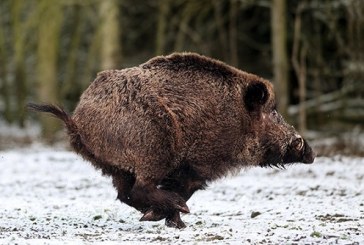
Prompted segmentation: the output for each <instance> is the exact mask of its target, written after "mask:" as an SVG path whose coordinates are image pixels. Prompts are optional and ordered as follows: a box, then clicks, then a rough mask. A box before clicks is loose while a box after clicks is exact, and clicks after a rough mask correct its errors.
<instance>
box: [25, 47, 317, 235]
mask: <svg viewBox="0 0 364 245" xmlns="http://www.w3.org/2000/svg"><path fill="white" fill-rule="evenodd" d="M275 104H276V102H275V97H274V92H273V86H272V85H271V84H270V83H269V82H268V81H266V80H264V79H262V78H260V77H258V76H256V75H253V74H249V73H246V72H243V71H240V70H238V69H236V68H234V67H231V66H228V65H226V64H224V63H223V62H220V61H217V60H213V59H210V58H207V57H204V56H201V55H198V54H193V53H175V54H172V55H169V56H159V57H155V58H153V59H151V60H149V61H147V62H146V63H144V64H141V65H140V66H138V67H132V68H127V69H123V70H109V71H103V72H100V73H99V74H98V76H97V77H96V79H95V80H94V81H93V82H92V83H91V84H90V86H89V87H88V88H87V89H86V91H85V92H84V93H83V94H82V96H81V98H80V102H79V104H78V106H77V107H76V109H75V111H74V113H73V115H72V116H70V115H68V114H67V113H66V112H65V111H64V110H62V109H61V108H59V107H57V106H53V105H36V104H29V108H30V109H32V110H36V111H41V112H48V113H51V114H53V115H55V116H56V117H58V118H60V119H61V120H63V121H64V123H65V125H66V128H67V131H68V134H69V136H70V142H71V146H72V147H73V148H74V149H75V151H76V152H77V153H79V154H81V155H82V156H83V157H84V158H85V159H87V160H89V161H90V162H91V163H92V164H93V165H94V166H95V167H96V168H98V169H101V170H102V172H103V173H104V174H106V175H109V176H111V177H112V178H113V185H114V186H115V188H116V189H117V191H118V199H119V200H120V201H122V202H124V203H126V204H128V205H130V206H132V207H134V208H136V209H137V210H139V211H141V212H142V213H143V217H142V218H141V220H160V219H166V224H167V225H168V226H173V227H177V228H183V227H184V226H185V225H184V223H183V222H182V220H181V219H180V212H183V213H188V212H189V209H188V207H187V205H186V201H187V200H188V199H189V198H190V197H191V195H193V193H194V192H195V191H196V190H200V189H203V188H204V187H205V186H206V183H207V182H209V181H212V180H215V179H217V178H220V177H222V176H225V175H226V174H228V173H230V172H234V171H237V170H238V169H240V168H242V167H246V166H277V167H279V166H284V165H283V164H286V163H291V162H295V161H303V162H312V161H313V158H314V155H313V153H312V150H311V148H310V147H309V146H308V145H307V143H306V142H304V147H302V144H301V143H302V142H303V141H301V138H299V137H300V136H299V135H298V134H297V132H296V131H295V130H294V129H293V128H292V127H291V126H289V125H287V124H286V123H285V122H284V120H283V119H282V118H281V116H280V115H279V114H278V113H276V112H275ZM297 135H298V136H297ZM297 137H298V138H297ZM293 140H295V141H294V142H295V144H294V146H291V142H293ZM302 149H303V150H302Z"/></svg>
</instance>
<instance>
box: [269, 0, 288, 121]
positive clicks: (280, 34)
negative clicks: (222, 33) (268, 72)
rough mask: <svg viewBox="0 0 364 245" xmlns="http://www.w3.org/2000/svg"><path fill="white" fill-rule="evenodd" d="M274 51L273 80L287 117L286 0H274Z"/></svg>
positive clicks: (279, 108) (281, 110) (281, 106)
mask: <svg viewBox="0 0 364 245" xmlns="http://www.w3.org/2000/svg"><path fill="white" fill-rule="evenodd" d="M271 18H272V22H271V23H272V26H271V28H272V51H273V76H274V77H273V81H274V84H275V86H276V91H277V98H278V110H279V111H280V113H281V114H282V115H283V116H284V117H286V116H287V110H288V103H289V93H288V61H287V49H286V45H287V38H286V35H287V34H286V33H287V27H286V1H285V0H272V7H271Z"/></svg>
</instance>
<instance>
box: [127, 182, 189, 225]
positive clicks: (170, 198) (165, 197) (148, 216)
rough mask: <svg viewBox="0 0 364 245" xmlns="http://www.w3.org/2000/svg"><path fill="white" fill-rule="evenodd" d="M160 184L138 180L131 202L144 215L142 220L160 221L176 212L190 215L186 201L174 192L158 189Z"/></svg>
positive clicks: (132, 192)
mask: <svg viewBox="0 0 364 245" xmlns="http://www.w3.org/2000/svg"><path fill="white" fill-rule="evenodd" d="M158 182H159V181H158ZM158 182H156V181H151V180H145V179H138V177H137V178H136V181H135V184H134V186H133V188H132V189H131V191H130V200H129V202H130V204H131V206H133V207H135V208H136V209H138V210H140V211H141V212H143V213H144V215H143V217H142V218H141V219H140V220H141V221H158V220H161V219H163V218H165V217H166V216H167V214H169V213H173V212H175V211H178V212H183V213H189V208H188V207H187V205H186V202H185V200H184V199H183V198H182V197H181V196H180V195H178V194H176V193H174V192H170V191H167V190H162V189H159V188H157V186H158Z"/></svg>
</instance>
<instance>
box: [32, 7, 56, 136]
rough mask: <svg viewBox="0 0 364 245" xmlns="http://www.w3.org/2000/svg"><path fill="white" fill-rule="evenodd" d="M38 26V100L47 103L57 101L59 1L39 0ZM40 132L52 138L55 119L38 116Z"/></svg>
mask: <svg viewBox="0 0 364 245" xmlns="http://www.w3.org/2000/svg"><path fill="white" fill-rule="evenodd" d="M38 4H39V5H38V7H39V13H40V16H39V26H38V28H39V29H38V63H37V72H38V82H39V84H38V96H39V98H38V100H39V101H41V102H47V103H54V104H56V103H59V102H58V91H59V87H58V86H57V59H58V53H59V39H60V35H59V34H60V33H59V32H60V27H61V23H62V12H61V11H62V9H61V6H60V3H59V2H54V1H48V0H41V1H39V3H38ZM40 121H41V124H42V133H43V136H44V138H45V139H46V140H47V141H53V140H54V134H55V132H56V131H57V130H58V129H59V125H60V124H59V123H58V121H57V120H55V119H53V118H51V117H49V116H44V115H41V116H40Z"/></svg>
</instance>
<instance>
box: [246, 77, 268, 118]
mask: <svg viewBox="0 0 364 245" xmlns="http://www.w3.org/2000/svg"><path fill="white" fill-rule="evenodd" d="M268 97H269V94H268V89H267V87H266V85H265V84H264V83H262V82H253V83H251V84H249V85H248V87H247V88H246V92H245V96H244V102H245V106H246V108H247V109H248V110H249V111H253V110H257V109H259V108H260V107H261V106H262V105H264V104H265V103H266V102H267V100H268Z"/></svg>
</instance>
